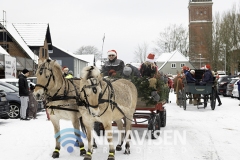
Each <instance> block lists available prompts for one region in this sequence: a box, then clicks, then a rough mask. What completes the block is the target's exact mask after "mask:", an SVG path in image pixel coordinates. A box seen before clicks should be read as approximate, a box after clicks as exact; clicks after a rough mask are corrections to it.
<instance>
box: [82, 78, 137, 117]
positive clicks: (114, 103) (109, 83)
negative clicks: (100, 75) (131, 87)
mask: <svg viewBox="0 0 240 160" xmlns="http://www.w3.org/2000/svg"><path fill="white" fill-rule="evenodd" d="M90 80H91V79H90ZM116 80H117V79H113V80H107V79H105V78H104V79H103V81H105V82H106V83H107V86H106V88H105V89H104V91H103V92H102V93H100V94H99V97H98V104H102V103H105V102H107V103H108V106H107V107H106V108H105V109H104V111H103V112H102V113H101V114H100V115H97V117H101V116H102V115H103V114H104V113H105V112H106V111H107V109H108V107H109V105H110V106H111V109H112V111H113V110H114V109H115V108H117V109H118V110H119V112H121V113H122V115H123V116H124V117H125V118H126V119H128V120H130V121H132V120H131V119H129V118H128V117H127V116H126V115H125V113H124V112H123V111H122V109H121V108H120V107H119V106H118V104H117V103H116V102H115V95H114V89H113V86H112V82H114V81H116ZM96 85H97V84H96V83H94V82H93V81H92V80H91V85H89V86H85V87H83V89H82V91H83V92H84V97H85V100H86V105H85V107H86V109H88V112H89V114H91V113H90V107H91V108H97V107H98V105H97V106H92V105H90V104H89V102H88V99H87V95H86V93H85V90H84V88H92V90H93V93H95V94H96V93H97V90H96ZM100 86H101V88H102V84H101V83H100ZM107 89H108V90H110V94H109V95H108V99H102V97H103V95H104V94H105V92H106V90H107ZM112 99H113V100H112Z"/></svg>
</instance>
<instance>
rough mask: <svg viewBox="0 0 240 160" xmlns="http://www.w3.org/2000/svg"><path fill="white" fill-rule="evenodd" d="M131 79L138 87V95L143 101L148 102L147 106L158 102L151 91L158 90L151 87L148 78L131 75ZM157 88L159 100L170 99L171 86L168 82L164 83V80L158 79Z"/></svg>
mask: <svg viewBox="0 0 240 160" xmlns="http://www.w3.org/2000/svg"><path fill="white" fill-rule="evenodd" d="M131 81H132V82H133V84H135V86H136V88H137V91H138V97H139V98H141V100H142V101H144V102H146V105H147V106H148V105H155V104H157V102H156V101H154V100H153V99H152V98H151V92H152V91H156V89H154V88H152V87H149V81H148V78H146V77H131ZM156 88H157V91H158V94H159V96H160V100H159V101H168V95H169V88H168V86H167V85H166V84H164V81H163V80H160V79H157V85H156Z"/></svg>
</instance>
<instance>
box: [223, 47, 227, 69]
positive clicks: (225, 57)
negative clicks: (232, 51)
mask: <svg viewBox="0 0 240 160" xmlns="http://www.w3.org/2000/svg"><path fill="white" fill-rule="evenodd" d="M223 46H224V47H225V56H224V59H225V62H224V71H225V74H226V73H227V71H226V70H227V68H226V60H227V53H226V52H227V45H226V44H223Z"/></svg>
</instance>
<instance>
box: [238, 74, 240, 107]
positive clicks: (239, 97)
mask: <svg viewBox="0 0 240 160" xmlns="http://www.w3.org/2000/svg"><path fill="white" fill-rule="evenodd" d="M238 78H239V80H238V82H237V85H238V100H239V104H238V105H239V106H240V74H239V75H238Z"/></svg>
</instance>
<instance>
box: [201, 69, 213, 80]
mask: <svg viewBox="0 0 240 160" xmlns="http://www.w3.org/2000/svg"><path fill="white" fill-rule="evenodd" d="M204 68H205V73H204V75H203V79H202V82H203V83H207V82H213V75H212V71H211V66H210V65H209V64H206V65H205V67H204Z"/></svg>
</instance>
